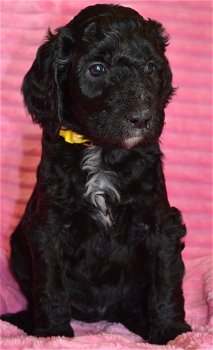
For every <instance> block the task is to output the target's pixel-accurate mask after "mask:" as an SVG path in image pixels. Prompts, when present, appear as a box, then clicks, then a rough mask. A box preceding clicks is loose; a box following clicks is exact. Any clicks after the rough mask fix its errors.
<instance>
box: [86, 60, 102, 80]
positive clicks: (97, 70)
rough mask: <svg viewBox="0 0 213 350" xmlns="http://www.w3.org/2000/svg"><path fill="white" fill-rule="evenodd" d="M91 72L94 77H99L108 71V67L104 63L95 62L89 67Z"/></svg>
mask: <svg viewBox="0 0 213 350" xmlns="http://www.w3.org/2000/svg"><path fill="white" fill-rule="evenodd" d="M89 73H90V75H91V76H92V77H94V78H97V77H100V76H102V75H104V74H105V73H106V69H105V67H104V66H103V64H100V63H99V64H93V65H92V66H90V67H89Z"/></svg>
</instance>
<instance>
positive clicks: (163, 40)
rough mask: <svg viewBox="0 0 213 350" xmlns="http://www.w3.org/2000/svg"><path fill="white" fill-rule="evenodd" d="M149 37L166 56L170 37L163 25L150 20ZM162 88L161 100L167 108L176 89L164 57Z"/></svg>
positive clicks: (148, 24) (148, 23)
mask: <svg viewBox="0 0 213 350" xmlns="http://www.w3.org/2000/svg"><path fill="white" fill-rule="evenodd" d="M147 26H148V29H147V31H148V33H149V36H151V37H152V39H153V40H154V41H155V42H156V43H157V45H158V47H159V48H160V51H161V53H162V54H163V55H164V54H165V51H166V47H167V46H168V45H169V35H168V34H167V33H166V31H165V29H164V27H163V26H162V24H161V23H159V22H157V21H154V20H152V19H148V21H147ZM162 74H163V76H162V82H163V83H162V87H161V92H162V95H161V98H162V102H163V106H164V107H165V106H166V105H167V103H168V102H169V100H170V98H171V97H172V96H173V94H174V93H175V90H176V89H175V88H173V86H172V71H171V68H170V65H169V62H168V60H167V58H166V57H165V56H164V67H163V72H162Z"/></svg>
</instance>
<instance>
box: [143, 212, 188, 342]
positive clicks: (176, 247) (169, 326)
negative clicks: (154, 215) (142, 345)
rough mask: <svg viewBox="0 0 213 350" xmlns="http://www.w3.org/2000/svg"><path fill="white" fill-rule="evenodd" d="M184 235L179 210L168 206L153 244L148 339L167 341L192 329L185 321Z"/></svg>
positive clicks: (151, 340) (150, 340)
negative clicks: (183, 289) (167, 211)
mask: <svg viewBox="0 0 213 350" xmlns="http://www.w3.org/2000/svg"><path fill="white" fill-rule="evenodd" d="M184 235H185V226H184V225H183V223H182V219H181V215H180V212H179V211H178V210H177V209H176V208H170V211H169V214H168V215H167V217H166V220H165V221H164V223H163V225H162V227H161V228H160V232H158V233H157V236H155V237H154V240H153V243H154V244H151V246H152V248H151V249H152V258H151V260H152V269H151V280H152V281H151V290H150V292H151V293H150V300H149V301H150V303H149V312H150V320H149V321H150V332H149V342H150V343H155V344H166V343H167V342H168V341H169V340H171V339H174V338H176V336H178V335H179V334H181V333H184V332H188V331H190V330H191V328H190V326H189V325H188V324H187V323H186V322H185V320H184V317H185V312H184V298H183V292H182V279H183V274H184V265H183V261H182V258H181V250H182V244H181V241H180V240H181V237H183V236H184Z"/></svg>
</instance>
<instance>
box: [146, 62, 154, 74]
mask: <svg viewBox="0 0 213 350" xmlns="http://www.w3.org/2000/svg"><path fill="white" fill-rule="evenodd" d="M154 71H155V64H154V63H153V62H148V63H147V64H146V65H145V66H144V73H145V74H152V73H154Z"/></svg>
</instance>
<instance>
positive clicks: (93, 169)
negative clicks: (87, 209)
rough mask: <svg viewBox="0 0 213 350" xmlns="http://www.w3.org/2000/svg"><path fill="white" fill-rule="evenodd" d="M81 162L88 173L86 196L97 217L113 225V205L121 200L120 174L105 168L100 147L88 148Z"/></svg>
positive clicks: (107, 224) (108, 224)
mask: <svg viewBox="0 0 213 350" xmlns="http://www.w3.org/2000/svg"><path fill="white" fill-rule="evenodd" d="M81 164H82V170H83V171H84V172H85V173H86V181H85V185H84V197H85V199H86V200H87V201H88V202H89V203H90V204H91V205H92V206H93V208H94V213H95V216H96V219H97V220H99V221H100V222H102V223H103V224H104V225H105V226H111V225H112V221H113V217H112V205H113V204H114V203H119V201H120V193H119V179H118V175H117V173H115V172H113V171H110V170H107V169H105V167H104V164H103V160H102V149H101V148H100V147H96V146H94V147H91V148H90V149H88V150H86V151H85V153H84V157H83V159H82V163H81Z"/></svg>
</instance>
